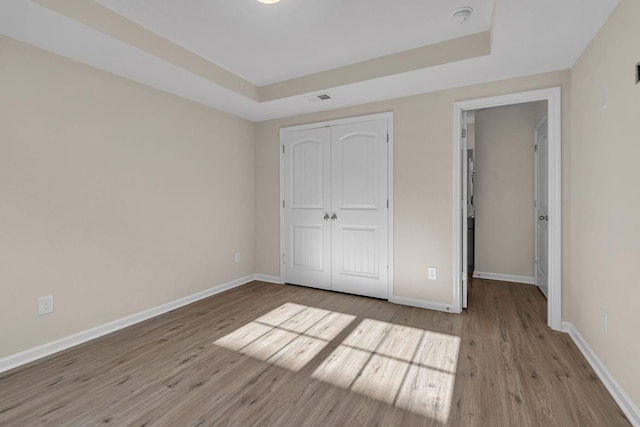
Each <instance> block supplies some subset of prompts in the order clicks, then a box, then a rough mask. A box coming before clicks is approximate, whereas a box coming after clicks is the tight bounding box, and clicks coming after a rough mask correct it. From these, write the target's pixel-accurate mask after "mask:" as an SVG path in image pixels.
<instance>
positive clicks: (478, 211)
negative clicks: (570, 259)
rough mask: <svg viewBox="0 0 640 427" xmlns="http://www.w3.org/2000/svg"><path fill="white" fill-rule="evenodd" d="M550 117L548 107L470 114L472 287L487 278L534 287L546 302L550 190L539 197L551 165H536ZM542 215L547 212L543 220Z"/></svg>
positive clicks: (469, 270) (469, 250)
mask: <svg viewBox="0 0 640 427" xmlns="http://www.w3.org/2000/svg"><path fill="white" fill-rule="evenodd" d="M546 116H547V102H546V101H536V102H528V103H522V104H515V105H506V106H499V107H491V108H483V109H479V110H474V111H469V112H467V156H466V157H467V233H468V236H467V254H468V255H467V273H468V275H469V276H470V281H472V280H473V279H472V278H483V279H492V280H501V281H507V282H515V283H524V284H535V285H536V286H538V287H539V288H540V290H541V291H542V293H543V294H544V295H545V297H546V296H547V281H546V270H547V267H546V264H547V263H546V252H547V251H546V242H547V237H548V236H547V233H546V232H547V231H548V228H547V227H545V221H544V218H545V215H546V206H547V201H546V197H545V196H546V191H536V190H537V189H538V187H539V188H540V190H545V189H546V185H545V182H546V173H547V172H546V170H547V168H546V163H545V162H544V161H537V160H538V153H540V154H543V156H542V157H543V158H546V156H545V155H544V154H546V152H547V150H546V145H545V142H546V139H544V135H545V134H546V125H547V122H546V120H545V118H546ZM538 134H539V136H540V137H539V138H537V137H536V136H537V135H538ZM538 139H540V151H539V152H538V145H539V144H538V143H537V140H538ZM536 167H538V168H539V169H541V173H537V171H536ZM536 178H539V179H536ZM537 182H540V183H541V185H536V184H537ZM539 196H542V197H539ZM538 199H540V203H538ZM536 210H540V211H541V213H542V212H543V211H544V215H540V216H541V217H542V218H543V219H542V220H541V221H538V220H537V218H538V217H537V216H536ZM536 249H539V252H540V253H542V256H540V257H539V256H538V253H537V251H536ZM538 258H540V261H541V262H538ZM537 272H540V274H537ZM536 279H538V280H536Z"/></svg>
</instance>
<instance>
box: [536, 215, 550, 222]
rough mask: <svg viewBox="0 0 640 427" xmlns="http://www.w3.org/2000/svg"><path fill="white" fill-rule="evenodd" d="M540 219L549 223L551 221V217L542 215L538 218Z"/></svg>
mask: <svg viewBox="0 0 640 427" xmlns="http://www.w3.org/2000/svg"><path fill="white" fill-rule="evenodd" d="M538 219H539V220H540V221H548V220H549V216H548V215H540V216H539V217H538Z"/></svg>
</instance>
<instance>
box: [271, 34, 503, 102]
mask: <svg viewBox="0 0 640 427" xmlns="http://www.w3.org/2000/svg"><path fill="white" fill-rule="evenodd" d="M489 54H491V34H490V32H489V31H483V32H481V33H476V34H471V35H468V36H464V37H458V38H455V39H452V40H446V41H443V42H440V43H434V44H430V45H427V46H422V47H418V48H415V49H410V50H406V51H404V52H398V53H392V54H390V55H385V56H381V57H379V58H374V59H370V60H368V61H362V62H358V63H356V64H351V65H345V66H344V67H339V68H334V69H332V70H327V71H321V72H318V73H314V74H309V75H307V76H302V77H298V78H295V79H291V80H285V81H283V82H279V83H273V84H270V85H267V86H262V87H261V88H260V102H266V101H273V100H275V99H280V98H286V97H288V96H296V95H301V94H305V93H309V92H315V91H320V90H323V89H326V88H330V87H337V86H345V85H349V84H353V83H357V82H362V81H367V80H373V79H377V78H381V77H387V76H392V75H394V74H400V73H406V72H409V71H415V70H420V69H424V68H430V67H435V66H437V65H443V64H449V63H453V62H458V61H463V60H465V59H471V58H477V57H480V56H485V55H489Z"/></svg>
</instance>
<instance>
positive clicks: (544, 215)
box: [534, 115, 549, 298]
mask: <svg viewBox="0 0 640 427" xmlns="http://www.w3.org/2000/svg"><path fill="white" fill-rule="evenodd" d="M547 122H548V119H547V116H546V115H545V116H544V117H543V118H542V120H540V122H539V123H538V124H537V125H536V127H535V131H534V141H535V156H534V162H535V167H534V174H535V178H534V185H535V237H534V242H535V268H534V282H535V284H536V286H538V287H539V288H540V290H541V291H542V293H543V294H544V295H545V296H546V297H547V298H548V296H549V290H548V287H549V286H548V268H549V258H548V255H549V254H548V251H549V182H548V155H549V138H548V132H547Z"/></svg>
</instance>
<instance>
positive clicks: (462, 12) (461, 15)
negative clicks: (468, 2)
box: [451, 6, 473, 24]
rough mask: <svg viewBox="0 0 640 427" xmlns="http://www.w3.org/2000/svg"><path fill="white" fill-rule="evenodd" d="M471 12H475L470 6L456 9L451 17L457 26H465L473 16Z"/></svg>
mask: <svg viewBox="0 0 640 427" xmlns="http://www.w3.org/2000/svg"><path fill="white" fill-rule="evenodd" d="M471 12H473V8H470V7H468V6H466V7H461V8H459V9H456V10H455V11H454V12H453V14H452V15H451V20H452V21H453V22H455V23H456V24H464V23H465V22H466V21H467V20H468V19H469V17H470V16H471Z"/></svg>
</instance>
